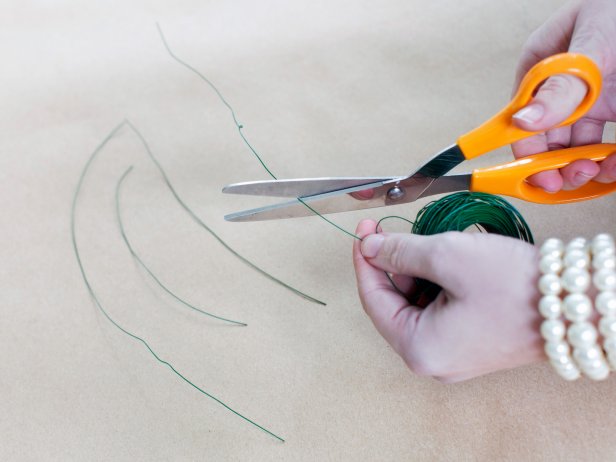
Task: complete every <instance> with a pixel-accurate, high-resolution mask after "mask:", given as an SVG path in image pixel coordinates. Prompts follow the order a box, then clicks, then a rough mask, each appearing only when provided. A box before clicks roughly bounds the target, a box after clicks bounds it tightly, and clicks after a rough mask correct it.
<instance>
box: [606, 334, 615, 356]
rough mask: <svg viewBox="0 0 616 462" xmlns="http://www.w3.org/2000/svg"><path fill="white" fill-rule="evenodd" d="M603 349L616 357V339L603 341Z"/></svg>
mask: <svg viewBox="0 0 616 462" xmlns="http://www.w3.org/2000/svg"><path fill="white" fill-rule="evenodd" d="M603 348H605V351H607V352H608V354H611V355H616V337H611V338H606V339H605V340H604V341H603Z"/></svg>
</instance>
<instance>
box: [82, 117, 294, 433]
mask: <svg viewBox="0 0 616 462" xmlns="http://www.w3.org/2000/svg"><path fill="white" fill-rule="evenodd" d="M125 125H126V122H122V123H121V124H119V125H118V126H117V127H115V128H114V129H113V130H112V131H111V132H110V133H109V134H108V135H107V136H106V137H105V138H104V139H103V141H102V142H101V143H100V144H99V145H98V146H97V148H96V149H95V150H94V152H92V154H91V155H90V157H89V158H88V160H87V161H86V164H85V166H84V167H83V170H82V171H81V174H80V175H79V180H78V182H77V187H76V188H75V192H74V194H73V202H72V205H71V242H72V245H73V251H74V253H75V259H76V260H77V265H78V266H79V271H80V272H81V277H82V279H83V282H84V284H85V286H86V288H87V290H88V293H89V294H90V296H91V297H92V300H93V301H94V304H95V305H96V307H97V308H98V309H99V310H100V312H101V313H102V314H103V315H104V316H105V318H107V320H108V321H109V322H110V323H111V324H113V325H114V326H115V327H116V328H117V329H119V330H120V331H121V332H123V333H124V334H126V335H128V336H129V337H131V338H132V339H134V340H136V341H137V342H139V343H141V344H142V345H143V346H145V347H146V348H147V350H148V351H149V352H150V354H151V355H152V356H153V357H154V358H155V359H156V361H158V362H159V363H161V364H163V365H165V366H167V367H168V368H169V369H171V371H172V372H173V373H174V374H175V375H176V376H178V377H179V378H180V379H182V380H183V381H184V382H186V383H188V384H189V385H190V386H191V387H193V388H194V389H196V390H197V391H199V392H200V393H202V394H203V395H205V396H207V397H208V398H210V399H212V400H214V401H216V402H217V403H218V404H220V405H221V406H223V407H224V408H225V409H227V410H228V411H230V412H232V413H233V414H235V415H236V416H238V417H240V418H242V419H243V420H245V421H246V422H248V423H250V424H251V425H254V426H255V427H257V428H259V429H260V430H262V431H264V432H265V433H267V434H268V435H270V436H272V437H274V438H276V439H277V440H279V441H281V442H284V439H282V438H281V437H280V436H278V435H276V434H275V433H272V432H271V431H269V430H268V429H267V428H265V427H262V426H261V425H259V424H258V423H256V422H255V421H253V420H251V419H249V418H248V417H246V416H244V415H242V414H240V413H239V412H237V411H236V410H235V409H233V408H231V407H230V406H229V405H227V404H226V403H225V402H223V401H222V400H220V399H219V398H217V397H216V396H214V395H212V394H210V393H208V392H207V391H205V390H204V389H203V388H201V387H199V386H198V385H196V384H194V383H193V382H191V381H190V380H189V379H188V378H186V377H185V376H184V375H183V374H182V373H180V372H179V371H178V370H177V369H176V368H175V367H174V366H173V365H172V364H171V363H170V362H168V361H166V360H164V359H162V358H161V357H160V356H159V355H158V354H157V353H156V352H155V351H154V349H153V348H152V347H151V346H150V344H149V343H148V342H147V341H146V340H144V339H143V338H141V337H139V336H138V335H136V334H133V333H132V332H130V331H129V330H127V329H125V328H124V327H122V326H121V325H120V324H119V323H117V322H116V321H115V319H114V318H112V317H111V315H110V314H109V313H108V312H107V310H106V309H105V308H104V307H103V304H102V303H101V302H100V300H99V298H98V296H97V295H96V292H95V291H94V288H93V287H92V284H91V282H90V279H89V277H88V275H87V273H86V270H85V267H84V265H83V262H82V260H81V253H80V251H79V246H78V245H77V231H76V226H75V225H76V220H75V217H76V213H77V202H78V199H79V196H80V192H81V188H82V186H83V182H84V179H85V177H86V174H87V173H88V170H89V169H90V166H91V164H92V162H93V161H94V159H95V158H96V156H97V155H98V153H99V152H100V151H102V149H103V148H104V147H105V146H106V145H107V143H108V142H109V141H110V140H111V139H112V138H113V137H114V136H115V135H116V134H117V132H118V131H119V130H120V129H121V128H122V127H124V126H125ZM129 170H130V169H129ZM125 175H126V173H125Z"/></svg>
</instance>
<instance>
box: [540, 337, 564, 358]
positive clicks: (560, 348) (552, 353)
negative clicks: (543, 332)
mask: <svg viewBox="0 0 616 462" xmlns="http://www.w3.org/2000/svg"><path fill="white" fill-rule="evenodd" d="M544 350H545V354H546V355H547V356H548V358H551V359H557V358H560V357H562V356H564V357H567V356H568V355H569V344H568V343H567V342H563V341H560V342H545V346H544Z"/></svg>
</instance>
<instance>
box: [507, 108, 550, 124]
mask: <svg viewBox="0 0 616 462" xmlns="http://www.w3.org/2000/svg"><path fill="white" fill-rule="evenodd" d="M543 113H544V110H543V106H542V105H540V104H531V105H530V106H526V107H525V108H523V109H520V110H519V111H518V112H516V113H515V114H513V118H514V119H518V120H522V121H524V122H526V123H531V124H532V123H535V122H538V121H539V120H541V118H542V117H543Z"/></svg>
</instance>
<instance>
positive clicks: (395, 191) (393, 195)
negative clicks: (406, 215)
mask: <svg viewBox="0 0 616 462" xmlns="http://www.w3.org/2000/svg"><path fill="white" fill-rule="evenodd" d="M387 197H388V198H389V200H392V201H397V200H399V199H402V198H403V197H404V189H402V188H401V187H400V186H394V187H393V188H391V189H390V190H389V191H387Z"/></svg>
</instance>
